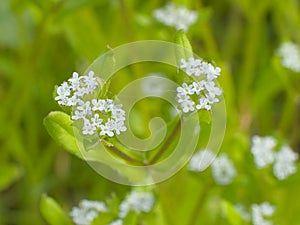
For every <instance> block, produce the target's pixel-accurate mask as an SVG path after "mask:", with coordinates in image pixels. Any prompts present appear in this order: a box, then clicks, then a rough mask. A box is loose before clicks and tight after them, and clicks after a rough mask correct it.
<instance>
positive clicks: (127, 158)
mask: <svg viewBox="0 0 300 225" xmlns="http://www.w3.org/2000/svg"><path fill="white" fill-rule="evenodd" d="M105 143H106V146H105V147H106V149H107V150H109V151H111V152H112V153H114V154H115V155H118V156H119V157H120V158H122V159H124V160H125V161H127V162H129V163H132V164H135V165H144V163H142V162H141V161H139V160H136V159H135V158H133V157H131V156H129V155H127V154H126V153H124V152H123V151H121V150H120V149H118V148H117V147H116V146H114V145H112V144H108V143H107V142H105Z"/></svg>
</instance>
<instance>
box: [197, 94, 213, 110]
mask: <svg viewBox="0 0 300 225" xmlns="http://www.w3.org/2000/svg"><path fill="white" fill-rule="evenodd" d="M196 109H198V110H199V109H205V110H211V105H210V104H209V101H208V99H207V98H206V97H204V96H200V98H199V101H198V104H197V105H196Z"/></svg>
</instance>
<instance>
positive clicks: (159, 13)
mask: <svg viewBox="0 0 300 225" xmlns="http://www.w3.org/2000/svg"><path fill="white" fill-rule="evenodd" d="M153 17H154V18H155V19H156V20H157V21H159V22H161V23H163V24H165V25H167V26H171V27H175V28H176V29H177V30H181V29H182V30H184V31H187V30H188V28H189V27H190V26H191V25H192V24H194V23H195V22H196V21H197V19H198V13H197V12H196V11H194V10H188V9H187V8H185V7H183V6H176V5H174V4H173V3H168V4H167V5H165V6H164V7H163V8H160V9H156V10H154V11H153Z"/></svg>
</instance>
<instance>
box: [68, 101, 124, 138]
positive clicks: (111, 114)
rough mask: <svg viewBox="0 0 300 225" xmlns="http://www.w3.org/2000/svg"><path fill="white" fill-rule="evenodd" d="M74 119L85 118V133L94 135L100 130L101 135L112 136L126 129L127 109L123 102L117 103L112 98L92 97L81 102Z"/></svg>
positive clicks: (75, 111) (83, 129)
mask: <svg viewBox="0 0 300 225" xmlns="http://www.w3.org/2000/svg"><path fill="white" fill-rule="evenodd" d="M72 119H73V120H78V119H83V122H84V123H83V127H82V133H83V134H84V135H93V134H95V133H96V132H97V130H100V131H99V136H104V135H108V136H109V137H112V136H114V134H117V135H119V134H120V133H121V132H123V131H126V127H125V125H124V121H125V111H124V110H123V109H122V105H121V104H119V105H115V104H114V101H113V100H111V99H106V100H105V99H92V100H91V101H86V102H84V103H83V104H80V105H79V106H78V107H77V108H76V109H75V110H74V113H73V116H72Z"/></svg>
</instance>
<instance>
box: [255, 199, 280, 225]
mask: <svg viewBox="0 0 300 225" xmlns="http://www.w3.org/2000/svg"><path fill="white" fill-rule="evenodd" d="M251 209H252V222H253V225H272V224H273V222H272V221H270V220H267V219H266V217H271V216H272V215H273V214H274V212H275V207H274V206H272V205H271V204H270V203H268V202H263V203H261V204H253V205H252V206H251Z"/></svg>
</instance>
